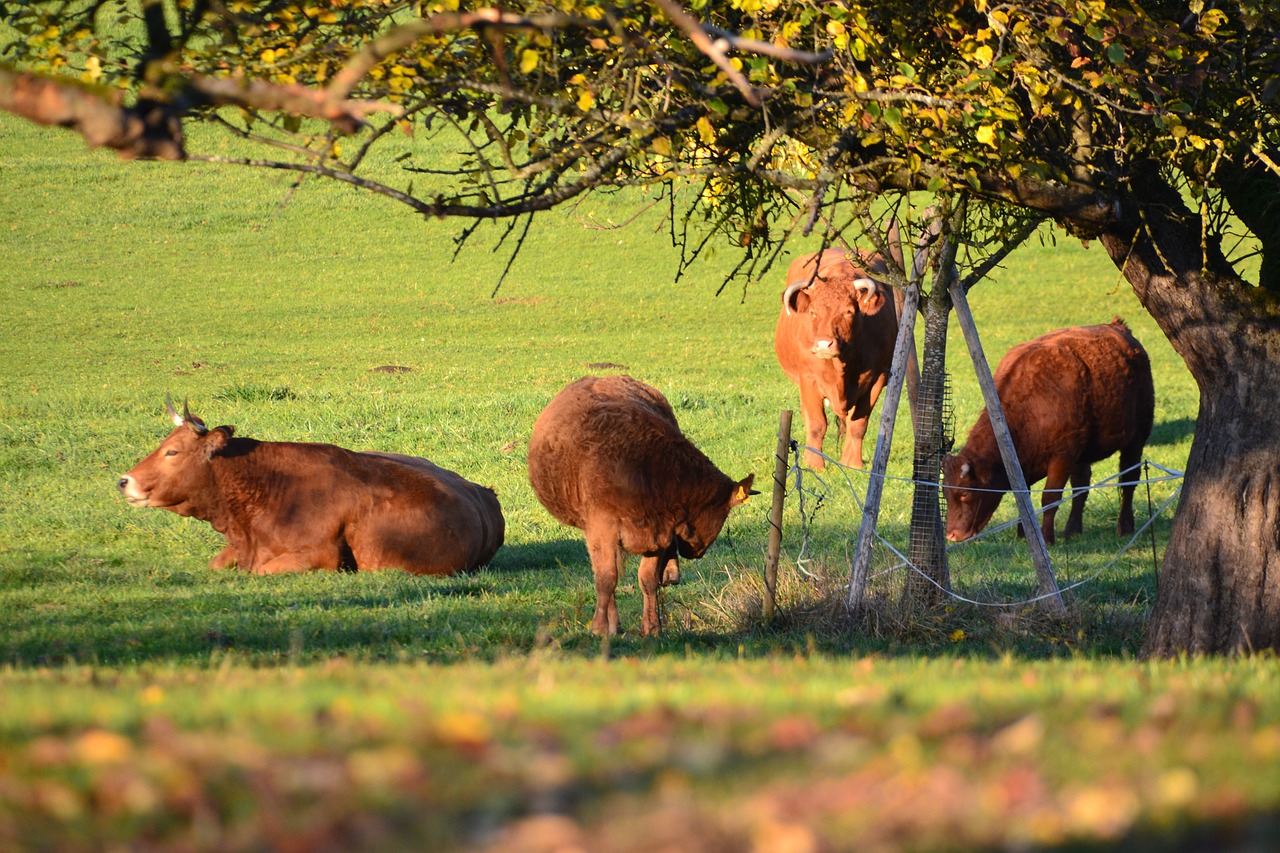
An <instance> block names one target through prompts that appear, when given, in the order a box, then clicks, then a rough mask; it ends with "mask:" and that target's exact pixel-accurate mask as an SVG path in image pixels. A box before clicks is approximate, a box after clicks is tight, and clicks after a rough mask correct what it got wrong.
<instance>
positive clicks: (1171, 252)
mask: <svg viewBox="0 0 1280 853" xmlns="http://www.w3.org/2000/svg"><path fill="white" fill-rule="evenodd" d="M457 7H458V3H457V0H436V1H435V2H433V0H423V2H420V3H416V4H409V3H402V2H397V0H386V2H382V3H369V2H356V0H315V2H314V3H312V4H310V5H309V4H308V2H307V0H293V1H291V2H276V0H267V2H256V0H232V2H229V3H225V4H224V3H221V2H213V0H181V2H178V0H175V2H172V3H171V4H166V3H165V2H162V0H137V2H136V3H135V2H132V0H109V1H108V2H91V0H62V1H61V2H27V3H8V4H5V5H4V6H3V8H4V10H5V20H6V22H7V23H8V24H9V26H10V27H11V30H10V32H12V33H13V38H11V39H9V40H8V42H7V43H6V44H4V46H3V53H2V54H0V56H3V58H4V60H5V61H6V62H7V63H8V65H7V66H4V67H0V108H3V109H7V110H9V111H11V112H14V113H17V114H20V115H25V116H27V117H29V118H32V119H34V120H36V121H42V122H45V123H48V124H61V125H65V126H68V127H71V128H73V129H75V130H77V131H78V132H80V133H82V134H84V136H85V138H86V139H87V140H88V141H89V142H90V143H91V144H95V145H108V146H111V147H114V148H116V149H118V150H120V151H121V152H122V153H124V154H126V155H132V156H147V157H169V158H175V159H182V158H186V159H205V160H220V159H222V160H225V159H227V158H223V157H218V156H214V155H210V154H205V153H202V152H199V151H190V150H188V145H187V143H186V141H185V139H184V135H183V127H184V124H185V123H187V122H189V121H201V122H209V123H216V124H219V125H221V126H223V127H225V128H226V129H227V130H228V131H229V132H232V133H235V134H238V135H240V136H242V137H243V138H245V139H247V140H251V141H255V142H259V143H261V144H262V145H263V146H265V147H268V148H270V149H271V150H273V151H274V152H276V153H275V158H276V159H266V158H265V157H264V158H260V159H244V160H238V161H235V162H241V163H244V164H246V165H256V166H263V167H271V168H287V169H293V170H296V171H298V172H300V173H310V174H316V175H322V176H326V177H330V178H334V179H338V180H344V181H348V182H351V183H353V184H356V185H359V186H363V187H365V188H367V189H370V190H372V191H375V192H379V193H382V194H384V195H387V196H390V197H392V198H394V199H396V200H398V201H400V202H402V203H404V204H406V205H409V206H410V207H411V208H413V209H414V210H416V211H418V212H420V213H423V214H427V215H433V216H461V217H467V218H471V219H475V220H481V221H483V220H488V219H504V218H505V219H510V220H512V221H513V222H515V221H518V220H519V218H521V217H527V216H531V215H532V214H534V213H536V212H537V211H540V210H545V209H548V208H550V207H553V206H555V205H556V204H560V203H562V202H564V201H567V200H569V199H572V198H574V197H576V196H578V195H580V194H581V193H584V192H587V191H591V190H601V189H609V188H616V187H622V186H645V187H649V188H651V189H652V190H653V191H654V192H655V193H657V195H658V196H659V197H661V198H664V199H666V200H667V201H668V203H669V204H671V212H672V228H673V235H674V236H675V237H676V238H677V239H678V241H680V242H681V244H682V245H683V246H685V247H686V248H687V249H688V250H689V251H688V252H687V253H686V254H685V255H684V260H685V261H686V262H687V261H689V260H691V259H692V258H693V257H696V254H697V250H698V249H699V247H700V246H702V245H705V241H706V240H708V239H712V238H713V237H714V236H716V235H720V236H725V237H727V238H728V239H730V240H731V241H733V242H735V243H737V244H739V245H740V246H742V247H743V249H744V254H743V263H742V265H741V266H740V268H739V272H740V273H741V274H742V275H745V276H754V275H759V274H760V273H762V272H763V271H764V270H765V269H767V268H768V266H769V264H770V263H771V262H772V260H773V258H774V257H776V253H777V251H779V249H780V247H781V245H782V244H783V242H784V241H785V239H786V237H787V236H788V235H790V234H791V233H793V232H794V231H797V230H806V231H807V230H810V229H812V228H815V227H816V228H818V229H820V230H821V231H822V232H823V233H825V234H827V235H828V236H829V237H830V238H832V239H834V238H836V237H837V236H838V235H839V234H840V233H842V232H844V231H845V230H847V229H849V228H850V227H851V226H853V227H860V226H861V224H862V223H863V221H864V219H865V217H866V216H867V211H868V210H869V209H870V204H871V202H872V200H873V199H875V198H877V197H879V196H882V195H883V194H886V193H889V194H893V193H911V192H919V193H925V194H929V193H941V192H946V193H953V194H954V193H965V194H967V195H968V196H969V201H968V204H967V209H968V210H969V211H970V214H969V216H970V219H969V226H968V228H969V230H970V232H973V233H971V234H970V239H969V242H968V245H967V246H966V251H967V252H969V253H970V255H971V257H970V258H969V259H967V261H966V266H973V265H977V264H978V263H980V261H981V257H980V255H981V253H982V248H981V247H982V246H983V245H996V244H997V243H998V240H997V241H994V242H987V241H985V240H979V239H978V238H977V237H976V236H975V235H976V232H978V231H981V232H982V233H983V234H984V235H987V236H994V237H1001V236H1007V235H1008V234H1011V233H1014V232H1016V231H1019V230H1021V229H1023V228H1024V226H1025V221H1026V218H1027V216H1028V215H1030V216H1042V217H1047V218H1049V219H1052V220H1055V221H1057V222H1058V223H1060V224H1061V226H1062V227H1064V228H1066V229H1067V230H1068V231H1069V232H1070V233H1072V234H1074V235H1076V236H1078V237H1080V238H1081V239H1084V240H1097V241H1099V242H1100V243H1101V244H1102V245H1103V246H1104V248H1105V249H1106V251H1107V252H1108V253H1109V255H1110V256H1111V257H1112V258H1113V259H1114V261H1115V263H1116V265H1117V266H1118V267H1119V268H1120V270H1121V271H1122V273H1123V274H1124V275H1125V277H1126V278H1127V279H1128V280H1129V282H1130V283H1131V284H1132V286H1133V288H1134V291H1135V292H1136V293H1137V295H1138V297H1139V299H1140V300H1141V301H1142V304H1143V305H1144V306H1145V307H1146V308H1147V310H1148V311H1150V312H1151V314H1152V316H1153V317H1154V318H1155V320H1156V321H1157V323H1158V324H1159V325H1160V327H1161V329H1162V330H1163V331H1164V333H1165V334H1166V335H1167V336H1168V338H1169V340H1170V342H1171V343H1172V345H1173V347H1174V349H1175V350H1176V351H1177V352H1178V353H1179V354H1180V355H1181V356H1182V357H1183V359H1184V360H1185V361H1186V364H1187V367H1188V368H1189V370H1190V372H1191V374H1192V376H1193V377H1194V378H1195V380H1196V382H1197V384H1198V385H1199V388H1200V395H1201V408H1200V414H1199V418H1198V420H1197V424H1196V435H1195V439H1194V441H1193V444H1192V450H1191V456H1190V460H1189V463H1188V470H1187V477H1186V481H1185V485H1184V491H1183V499H1182V502H1181V505H1180V506H1179V509H1178V512H1177V515H1176V516H1175V520H1174V525H1173V531H1172V535H1171V539H1170V543H1169V547H1168V550H1167V552H1166V556H1165V564H1164V571H1163V573H1162V580H1161V587H1160V591H1159V594H1158V597H1157V601H1156V606H1155V610H1154V613H1153V615H1152V620H1151V625H1150V629H1149V633H1148V638H1147V643H1146V652H1147V653H1149V654H1154V655H1167V654H1174V653H1177V652H1181V651H1197V652H1198V651H1203V652H1224V651H1232V650H1238V649H1249V648H1255V649H1256V648H1264V647H1266V648H1280V584H1277V581H1276V579H1275V575H1276V572H1275V571H1274V569H1275V567H1276V566H1277V565H1280V430H1277V429H1276V428H1275V426H1274V425H1273V415H1272V409H1273V401H1274V400H1275V399H1277V398H1280V217H1277V216H1276V215H1275V210H1276V204H1277V201H1280V166H1278V165H1277V160H1278V159H1280V145H1278V142H1280V139H1278V137H1277V132H1278V127H1277V95H1280V42H1278V41H1277V40H1276V38H1275V36H1274V34H1275V33H1276V32H1277V31H1280V9H1277V8H1276V6H1275V4H1273V3H1264V2H1261V0H1221V1H1220V2H1214V0H1182V2H1172V0H1151V2H1146V3H1143V4H1141V5H1139V4H1137V3H1134V2H1131V0H1058V2H1049V0H1027V2H1007V3H996V2H991V0H964V2H960V0H950V2H940V3H930V4H919V3H916V2H913V0H878V2H870V0H862V2H855V0H843V1H842V2H838V3H828V2H821V3H820V2H818V0H795V2H788V3H781V2H779V0H729V2H727V3H716V4H712V3H708V2H706V0H692V2H691V3H690V7H689V8H687V9H686V8H684V7H681V6H679V5H678V4H677V3H676V2H675V0H653V2H652V3H637V2H634V0H619V1H618V2H616V3H613V4H607V5H606V4H601V3H598V2H595V0H559V2H557V3H555V4H550V3H540V2H534V0H517V2H514V3H504V4H503V5H502V6H501V7H500V8H498V7H494V8H473V9H469V10H462V9H459V8H457ZM228 107H236V108H238V109H229V108H228ZM442 130H447V131H450V132H454V133H456V134H458V135H459V137H460V138H461V139H462V140H464V141H465V146H466V147H465V153H464V154H463V155H461V156H460V157H458V158H457V159H455V160H454V161H453V162H450V163H445V164H441V163H438V162H428V161H425V160H422V159H420V158H421V157H422V153H421V152H422V149H421V147H420V143H421V141H422V139H423V138H424V137H425V136H427V135H428V134H429V133H434V132H439V131H442ZM407 133H412V134H414V137H413V138H412V139H410V138H409V137H407V136H406V135H405V134H407ZM344 134H349V135H350V136H349V138H343V135H344ZM381 149H390V150H391V151H393V152H394V154H395V156H397V157H399V158H402V166H403V168H404V174H403V175H402V176H395V175H393V174H391V173H389V172H387V171H386V169H385V168H382V167H380V166H378V165H377V164H374V163H373V162H372V160H373V158H370V157H368V155H369V154H370V152H373V151H378V150H381ZM385 159H386V158H382V159H381V160H380V161H379V162H384V161H385ZM682 187H692V191H688V192H686V191H685V190H683V189H681V188H682ZM1250 257H1255V258H1257V259H1258V260H1259V263H1258V264H1257V268H1256V272H1254V273H1250V272H1248V270H1249V269H1250V268H1251V264H1250V263H1249V259H1250ZM1247 276H1248V277H1247Z"/></svg>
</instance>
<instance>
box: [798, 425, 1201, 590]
mask: <svg viewBox="0 0 1280 853" xmlns="http://www.w3.org/2000/svg"><path fill="white" fill-rule="evenodd" d="M791 449H792V459H793V461H792V462H791V464H790V466H789V469H788V475H787V482H788V483H789V484H790V488H789V489H788V491H787V497H788V501H791V500H792V499H794V501H795V507H796V510H797V513H798V516H799V523H800V543H799V546H798V548H797V550H796V553H795V556H794V558H793V559H792V563H793V564H794V566H795V569H796V571H797V572H799V573H800V574H801V575H803V576H804V577H805V578H808V579H810V580H817V579H818V578H819V577H820V576H821V575H822V572H821V570H820V569H819V568H818V566H819V565H824V566H825V565H826V564H828V563H836V564H839V565H841V566H842V567H843V569H844V571H845V572H846V574H847V572H848V569H849V566H850V565H851V562H852V554H853V550H854V547H855V545H856V542H855V541H854V539H855V538H856V536H857V530H858V523H857V517H856V516H855V517H848V516H846V517H845V518H842V519H839V520H838V521H837V525H836V526H834V528H833V529H834V530H836V531H837V532H836V533H834V534H832V533H830V532H828V533H826V534H825V535H819V533H818V521H819V518H820V516H823V515H824V513H828V512H829V511H830V510H831V509H832V508H836V511H839V508H838V507H837V505H838V504H839V503H841V501H839V500H838V491H839V490H841V489H843V490H845V491H847V492H848V494H849V495H851V496H852V498H853V502H854V505H855V506H856V511H857V513H858V515H859V516H860V515H861V513H862V511H863V503H864V495H865V493H866V491H865V485H866V484H865V481H866V480H868V479H870V478H871V477H873V476H876V475H875V474H873V473H872V472H871V471H869V470H867V469H863V468H848V467H845V466H843V465H841V464H840V463H839V462H838V461H836V460H834V459H832V458H831V457H829V456H827V455H825V454H824V453H822V452H821V451H820V450H818V449H817V448H811V447H804V446H798V444H797V442H795V441H793V442H791ZM806 450H811V451H813V452H814V453H816V454H817V455H818V456H820V457H821V458H822V459H823V460H824V461H825V462H826V467H825V470H824V471H822V472H818V471H815V470H813V469H811V468H807V467H805V466H804V465H802V464H801V463H800V461H799V460H800V459H801V458H802V452H803V451H806ZM1137 469H1142V470H1143V472H1144V473H1143V475H1142V476H1141V478H1140V479H1137V480H1135V481H1133V483H1132V485H1133V486H1134V487H1135V491H1134V509H1135V515H1137V514H1139V513H1138V512H1137V511H1138V509H1139V507H1138V498H1139V495H1140V492H1139V491H1138V490H1137V488H1136V487H1138V486H1146V488H1147V497H1148V507H1147V509H1148V511H1147V518H1146V520H1145V521H1144V522H1143V523H1142V524H1141V525H1139V526H1137V528H1136V529H1135V530H1134V532H1133V533H1132V534H1130V535H1129V536H1128V538H1127V539H1126V541H1125V542H1124V544H1123V545H1121V546H1120V548H1119V549H1118V550H1116V551H1115V552H1114V553H1113V554H1112V555H1111V556H1110V558H1109V559H1107V560H1106V561H1105V562H1103V563H1102V564H1101V565H1099V566H1096V567H1093V568H1091V569H1089V570H1088V571H1086V572H1085V574H1084V575H1082V576H1080V577H1076V578H1070V577H1068V578H1067V579H1066V580H1065V581H1064V571H1063V570H1064V569H1066V572H1065V574H1068V575H1069V573H1070V569H1071V567H1072V564H1073V562H1074V561H1075V560H1077V559H1080V558H1085V559H1087V558H1088V555H1087V554H1081V553H1078V552H1072V551H1071V550H1068V549H1064V548H1060V547H1057V546H1055V547H1054V549H1053V550H1052V551H1051V552H1050V557H1051V560H1052V561H1053V569H1054V573H1055V575H1056V576H1057V579H1058V585H1059V590H1060V592H1061V593H1064V594H1065V593H1068V592H1071V591H1074V590H1079V589H1081V588H1082V587H1085V586H1087V585H1088V584H1091V583H1093V582H1095V581H1097V580H1098V579H1099V578H1101V577H1103V576H1107V575H1109V574H1110V573H1111V572H1112V570H1113V569H1114V567H1115V566H1116V565H1118V564H1119V563H1120V561H1121V559H1122V558H1123V557H1124V556H1125V554H1127V553H1128V552H1129V551H1130V550H1132V549H1133V548H1134V546H1135V545H1137V544H1138V542H1139V540H1141V539H1142V538H1143V537H1144V535H1151V536H1152V537H1154V531H1153V530H1152V525H1153V524H1154V523H1155V521H1156V520H1157V519H1158V518H1160V517H1161V516H1162V515H1164V513H1165V512H1167V511H1168V510H1169V508H1170V507H1171V506H1173V504H1174V502H1175V501H1176V500H1177V499H1178V496H1179V495H1180V494H1181V491H1182V482H1181V481H1182V478H1183V473H1184V472H1182V471H1178V470H1176V469H1173V468H1168V467H1166V466H1164V465H1161V464H1160V463H1158V462H1154V461H1152V460H1149V459H1144V460H1143V461H1141V462H1139V463H1138V464H1136V465H1134V466H1132V467H1130V468H1128V469H1125V470H1124V471H1118V472H1116V473H1115V474H1112V475H1110V476H1108V477H1104V478H1102V479H1101V480H1098V481H1097V482H1095V483H1092V484H1090V485H1089V486H1087V487H1084V488H1082V489H1080V490H1075V489H1069V488H1065V487H1064V488H1063V490H1062V496H1061V497H1060V498H1059V499H1058V500H1056V501H1054V502H1052V503H1050V504H1048V505H1046V506H1036V513H1037V515H1038V516H1039V515H1041V514H1043V513H1044V512H1045V511H1046V510H1048V509H1050V508H1054V507H1058V506H1060V505H1061V504H1063V503H1066V502H1068V501H1070V500H1072V499H1074V498H1075V497H1076V496H1077V495H1079V494H1080V493H1082V492H1094V491H1100V490H1113V491H1114V490H1117V489H1118V488H1119V487H1120V486H1121V482H1120V481H1121V479H1122V478H1123V477H1124V476H1125V475H1126V474H1129V473H1130V472H1132V471H1135V470H1137ZM1151 469H1154V470H1155V471H1157V472H1159V473H1158V474H1155V475H1151V474H1150V471H1151ZM882 476H883V480H884V495H885V499H884V500H883V503H882V506H881V514H880V526H881V527H886V528H888V527H893V528H905V529H902V537H903V538H904V539H907V538H909V536H910V535H911V534H910V517H909V511H910V507H911V505H912V500H911V498H910V497H906V498H903V499H902V500H890V499H889V495H890V494H891V493H899V492H906V491H914V489H915V487H916V485H917V484H918V481H916V480H914V479H912V478H910V477H900V476H891V475H882ZM859 480H861V481H863V482H862V483H861V486H862V488H861V489H860V488H859V482H858V481H859ZM1170 483H1176V484H1177V485H1176V486H1174V487H1173V490H1172V492H1171V493H1170V494H1168V495H1167V496H1164V497H1163V500H1162V501H1161V502H1160V503H1159V505H1158V506H1152V504H1151V499H1150V494H1151V491H1150V490H1151V487H1152V486H1159V485H1160V484H1170ZM924 485H928V486H932V487H933V488H936V489H938V493H939V494H942V493H943V492H944V490H945V489H946V488H947V487H946V486H943V485H942V484H941V483H938V482H933V483H928V482H925V483H924ZM1126 485H1127V484H1126ZM975 491H976V490H975ZM990 491H999V492H1001V493H1003V492H1006V491H1011V490H1008V489H993V490H990ZM1045 491H1047V490H1045V489H1028V490H1027V492H1028V494H1031V495H1042V494H1043V493H1044V492H1045ZM1008 503H1012V502H1011V501H1010V502H1008ZM1099 503H1100V501H1099V500H1094V501H1092V503H1091V505H1089V506H1087V507H1086V513H1087V514H1088V516H1090V517H1092V518H1094V519H1095V524H1096V523H1097V522H1098V519H1099V517H1100V515H1101V513H1103V512H1106V510H1104V509H1103V508H1101V507H1099V506H1098V504H1099ZM846 505H847V504H846ZM886 506H892V507H894V508H895V509H896V517H892V518H889V519H888V521H889V523H888V524H886V517H887V515H888V514H887V513H886V511H885V508H886ZM1118 506H1119V502H1118V500H1117V501H1115V502H1110V501H1109V502H1107V504H1106V507H1107V508H1108V509H1118ZM904 507H905V508H906V512H903V508H904ZM1001 507H1002V508H1003V509H1004V510H1005V513H1007V512H1008V510H1009V507H1008V506H1007V504H1006V502H1003V501H1002V502H1001ZM1001 514H1002V513H1001V512H1000V511H997V517H996V518H993V520H992V522H991V523H989V524H988V526H987V527H986V528H984V529H983V530H982V531H981V532H980V533H979V534H978V535H977V536H974V537H972V538H970V539H967V540H965V541H964V542H959V543H952V544H949V545H948V546H947V553H948V558H949V559H952V557H951V555H953V554H957V553H958V554H959V555H963V554H964V553H965V552H966V551H973V550H974V549H975V546H978V544H979V543H981V542H982V541H983V540H991V539H992V537H995V536H997V535H998V534H1000V533H1002V532H1004V531H1007V530H1009V529H1010V528H1013V527H1015V526H1016V525H1018V524H1019V523H1020V521H1019V519H1018V517H1017V513H1016V511H1015V512H1014V513H1013V515H1012V517H1011V518H1005V519H1000V520H997V519H999V517H1000V515H1001ZM1102 517H1105V516H1102ZM1110 517H1111V519H1114V514H1112V515H1111V516H1110ZM1109 524H1110V525H1111V526H1114V521H1113V520H1112V521H1110V522H1109ZM1086 526H1088V525H1086ZM874 535H875V545H876V548H875V549H874V551H873V553H875V554H876V556H875V558H874V561H875V563H877V564H878V565H876V568H874V570H873V571H871V572H869V573H868V576H867V585H868V589H870V588H871V587H872V585H873V584H877V583H878V584H879V586H880V587H881V588H884V589H885V590H886V591H892V588H900V587H901V585H902V583H903V582H904V580H905V577H906V575H907V573H908V572H914V573H915V574H916V575H918V576H919V577H921V578H924V580H925V581H926V582H928V583H929V584H932V585H933V586H935V587H938V589H939V590H940V591H941V593H942V594H943V595H945V596H947V597H948V598H950V599H952V600H954V601H956V602H963V603H965V604H970V605H977V606H982V607H995V608H1016V607H1024V606H1027V605H1031V604H1035V603H1036V602H1038V601H1041V600H1042V599H1044V598H1046V597H1047V596H1044V595H1039V594H1037V595H1032V596H1029V597H1025V598H1020V599H1018V600H1014V601H997V600H992V599H984V598H979V597H976V596H977V593H975V592H973V591H970V592H969V593H967V594H966V593H962V592H958V591H956V589H955V588H954V587H955V586H956V584H955V580H956V578H955V575H956V574H957V572H955V571H953V572H952V585H953V589H950V590H948V589H943V588H942V587H941V586H939V585H938V584H937V582H936V581H935V580H934V579H933V578H931V577H930V576H929V575H928V574H927V573H925V572H923V571H922V570H921V569H919V568H918V567H917V566H916V565H914V564H913V563H912V561H911V559H910V558H909V557H908V556H907V555H906V554H905V553H904V550H906V551H909V548H908V547H905V546H903V547H900V546H899V545H897V544H895V543H894V542H893V541H891V540H890V538H889V537H888V536H887V535H885V533H883V532H882V530H881V529H877V530H876V531H875V534H874ZM890 535H893V534H890ZM784 541H785V537H784ZM988 544H990V543H988ZM1004 548H1005V550H1004V552H1003V556H1004V557H1005V558H1006V560H1007V562H1008V563H1009V564H1011V565H1014V564H1016V565H1024V564H1025V566H1026V568H1027V572H1028V574H1027V582H1028V583H1030V584H1034V582H1035V578H1034V572H1033V569H1032V567H1031V563H1030V556H1029V554H1028V553H1027V547H1026V544H1025V542H1022V543H1021V544H1017V542H1015V543H1012V544H1011V543H1008V542H1006V543H1004ZM1011 548H1012V549H1017V550H1020V551H1021V552H1022V553H1021V554H1016V553H1011V552H1010V549H1011ZM840 552H843V553H840ZM837 555H838V556H837ZM984 558H985V559H987V560H990V559H991V554H989V553H988V554H986V555H984ZM1154 559H1155V542H1154V538H1153V539H1152V560H1153V561H1154ZM953 566H955V567H957V568H959V569H960V570H961V571H963V570H964V563H963V561H962V560H958V561H956V562H955V563H954V564H953ZM988 585H989V584H988Z"/></svg>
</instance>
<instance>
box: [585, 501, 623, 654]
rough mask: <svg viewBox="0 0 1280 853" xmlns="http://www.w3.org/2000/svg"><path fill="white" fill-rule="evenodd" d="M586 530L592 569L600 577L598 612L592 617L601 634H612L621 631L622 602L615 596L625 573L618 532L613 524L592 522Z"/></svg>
mask: <svg viewBox="0 0 1280 853" xmlns="http://www.w3.org/2000/svg"><path fill="white" fill-rule="evenodd" d="M585 533H586V536H587V553H588V554H589V555H590V557H591V571H592V573H593V574H594V575H595V579H596V612H595V616H594V617H593V618H592V620H591V630H592V632H593V633H596V634H599V635H601V636H604V635H606V634H608V635H611V636H612V635H615V634H617V633H618V603H617V601H616V600H615V599H614V591H615V590H616V589H617V588H618V577H619V575H621V574H622V549H621V548H620V547H619V545H618V532H617V529H616V528H615V527H614V526H613V525H611V524H604V525H598V526H597V525H589V526H588V527H587V530H586V531H585Z"/></svg>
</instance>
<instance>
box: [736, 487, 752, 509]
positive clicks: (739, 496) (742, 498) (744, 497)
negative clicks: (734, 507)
mask: <svg viewBox="0 0 1280 853" xmlns="http://www.w3.org/2000/svg"><path fill="white" fill-rule="evenodd" d="M733 499H734V500H735V501H737V502H738V503H740V504H744V503H746V502H747V501H749V500H751V492H749V491H747V487H746V486H744V485H742V484H741V483H739V484H738V490H737V491H736V492H734V493H733Z"/></svg>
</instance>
